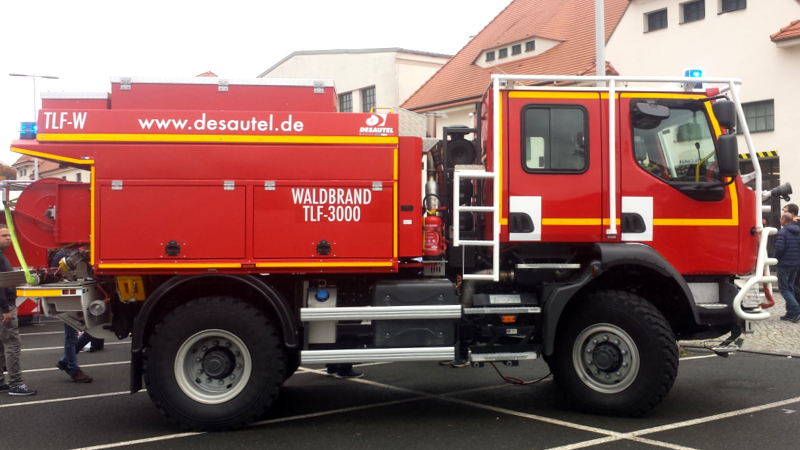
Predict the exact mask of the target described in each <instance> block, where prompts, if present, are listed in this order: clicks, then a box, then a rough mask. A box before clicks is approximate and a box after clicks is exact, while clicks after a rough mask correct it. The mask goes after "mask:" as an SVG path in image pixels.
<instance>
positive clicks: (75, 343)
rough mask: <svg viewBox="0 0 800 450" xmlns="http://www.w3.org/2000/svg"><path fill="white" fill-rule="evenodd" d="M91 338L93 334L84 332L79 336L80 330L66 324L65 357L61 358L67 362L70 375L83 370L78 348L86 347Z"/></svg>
mask: <svg viewBox="0 0 800 450" xmlns="http://www.w3.org/2000/svg"><path fill="white" fill-rule="evenodd" d="M91 340H92V335H91V334H89V333H83V334H82V335H81V336H80V337H78V330H76V329H75V328H72V327H71V326H69V325H67V324H66V323H65V324H64V357H63V358H61V360H62V361H64V362H66V363H67V372H69V374H70V375H72V374H74V373H75V372H77V371H79V370H81V366H79V365H78V350H80V349H82V348H83V347H86V344H88V343H89V341H91Z"/></svg>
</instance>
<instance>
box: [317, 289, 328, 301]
mask: <svg viewBox="0 0 800 450" xmlns="http://www.w3.org/2000/svg"><path fill="white" fill-rule="evenodd" d="M316 297H317V300H318V301H321V302H324V301H327V300H328V299H329V298H330V297H331V294H330V293H329V292H328V291H327V290H325V289H320V290H319V291H317V295H316Z"/></svg>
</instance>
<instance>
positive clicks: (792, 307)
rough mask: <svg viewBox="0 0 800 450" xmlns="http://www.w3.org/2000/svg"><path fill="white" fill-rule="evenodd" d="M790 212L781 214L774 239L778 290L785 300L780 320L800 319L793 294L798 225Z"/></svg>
mask: <svg viewBox="0 0 800 450" xmlns="http://www.w3.org/2000/svg"><path fill="white" fill-rule="evenodd" d="M792 219H793V218H792V215H791V214H790V213H788V212H787V213H783V214H782V215H781V226H782V228H781V230H780V231H778V236H777V238H776V239H775V258H777V259H778V290H779V291H780V293H781V295H782V296H783V298H784V300H786V315H784V316H781V320H788V321H791V322H795V323H797V322H798V321H800V304H798V303H797V298H796V297H795V295H794V282H795V279H796V278H797V271H798V269H800V226H798V225H797V224H796V223H795V222H794V221H793V220H792Z"/></svg>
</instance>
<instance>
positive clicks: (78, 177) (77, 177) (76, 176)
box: [75, 173, 81, 181]
mask: <svg viewBox="0 0 800 450" xmlns="http://www.w3.org/2000/svg"><path fill="white" fill-rule="evenodd" d="M75 181H81V174H80V173H76V174H75Z"/></svg>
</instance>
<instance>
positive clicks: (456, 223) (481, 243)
mask: <svg viewBox="0 0 800 450" xmlns="http://www.w3.org/2000/svg"><path fill="white" fill-rule="evenodd" d="M462 179H466V180H480V179H483V180H493V181H494V186H493V189H492V193H493V196H494V200H493V201H492V205H491V206H466V205H459V204H458V198H459V194H460V183H461V180H462ZM498 188H499V183H498V179H497V174H496V173H494V172H488V171H487V170H486V168H485V167H484V166H480V165H456V166H455V167H454V170H453V205H454V206H453V246H454V247H461V246H465V247H467V246H472V247H492V273H490V274H476V273H464V270H465V269H464V263H463V260H464V258H462V265H461V276H462V278H463V279H464V280H490V281H500V211H499V208H498V204H499V192H498ZM462 212H477V213H491V214H492V221H491V223H492V240H489V241H487V240H479V239H461V232H460V227H461V224H460V219H461V217H460V214H461V213H462ZM487 223H488V221H487Z"/></svg>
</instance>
